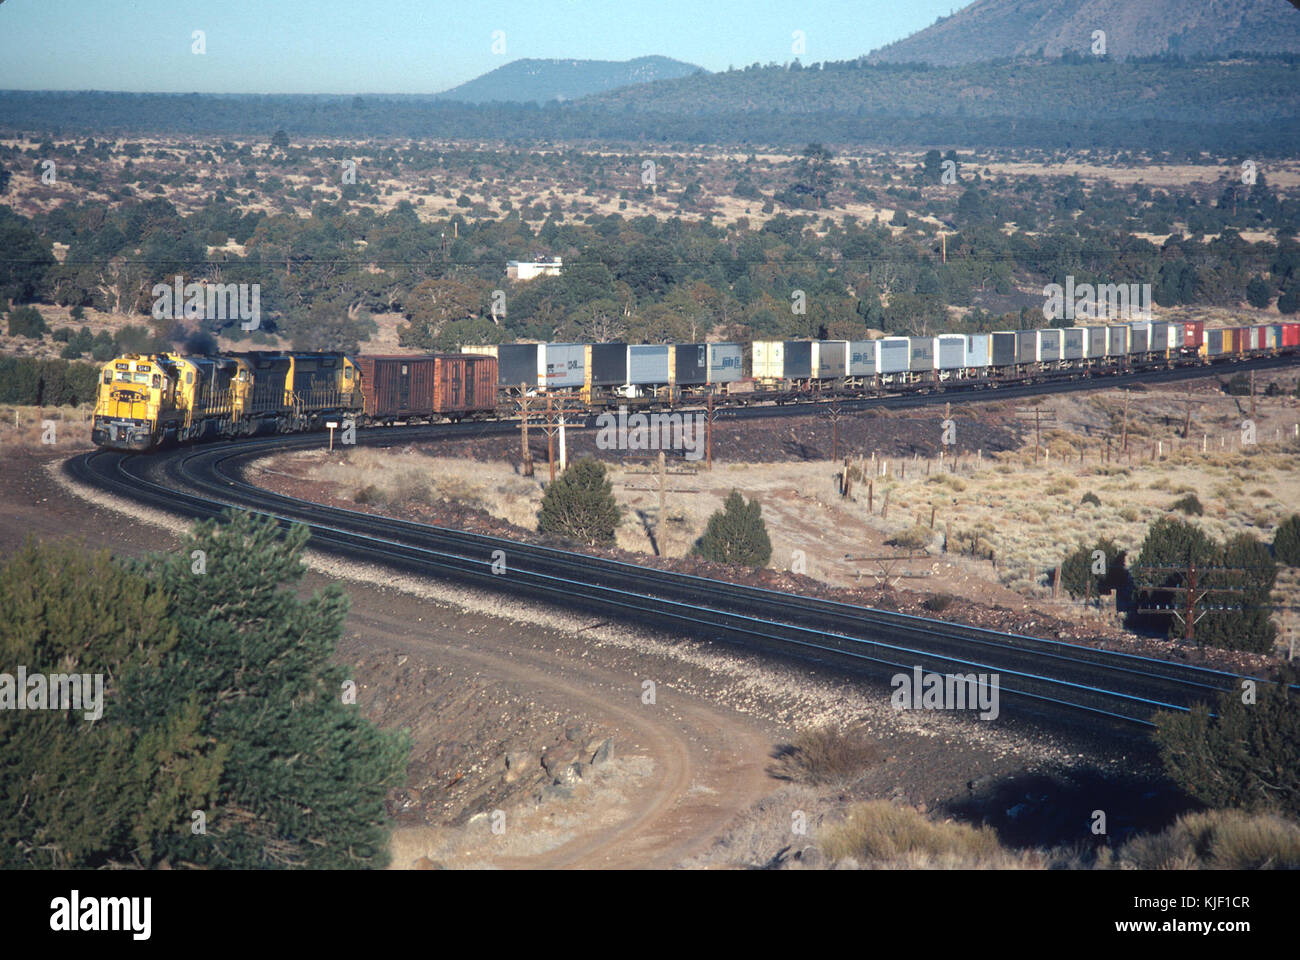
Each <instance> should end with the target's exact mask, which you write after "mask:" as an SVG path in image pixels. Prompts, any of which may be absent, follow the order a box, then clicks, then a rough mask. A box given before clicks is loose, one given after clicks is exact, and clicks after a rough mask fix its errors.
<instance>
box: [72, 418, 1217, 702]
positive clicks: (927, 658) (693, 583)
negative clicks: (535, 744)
mask: <svg viewBox="0 0 1300 960" xmlns="http://www.w3.org/2000/svg"><path fill="white" fill-rule="evenodd" d="M513 429H514V428H513V427H512V426H511V425H510V424H508V423H483V424H475V423H466V424H455V425H452V424H443V425H435V426H426V427H395V428H380V429H371V430H365V431H360V432H359V433H358V435H357V440H358V443H362V444H366V445H375V446H394V445H404V444H408V443H410V442H412V441H414V440H420V441H427V440H438V439H444V438H449V437H456V438H458V439H466V438H472V437H475V436H488V435H499V434H501V433H504V432H508V431H511V430H513ZM321 443H322V438H321V436H320V435H319V434H308V435H296V436H288V437H279V436H277V437H268V438H260V439H253V440H245V441H240V442H236V443H223V444H215V445H214V444H208V445H204V446H196V447H190V448H181V449H174V450H169V451H164V452H162V453H156V454H153V455H140V454H126V453H119V452H113V451H97V452H94V453H89V454H83V455H81V456H78V457H74V458H72V459H70V460H68V461H66V462H65V464H64V470H65V471H66V472H67V473H68V474H69V475H70V476H72V477H73V478H74V479H76V480H78V481H80V482H82V483H85V484H89V485H91V486H94V487H97V488H100V489H103V490H106V491H108V492H111V493H114V494H116V495H119V496H122V497H125V498H128V499H130V500H134V501H137V502H140V503H143V504H146V505H148V506H152V507H156V508H160V509H163V510H166V511H169V512H172V513H179V514H182V515H185V516H189V517H194V518H209V517H214V516H218V515H219V514H220V513H221V512H222V511H223V510H225V509H226V508H227V506H234V507H237V508H240V509H244V510H248V511H252V512H255V513H258V514H262V515H266V516H270V517H273V518H274V519H275V520H276V521H277V522H278V523H280V524H282V525H288V524H291V523H305V524H307V525H308V526H309V527H310V529H311V534H312V547H313V549H317V550H322V551H325V552H330V553H335V554H338V555H340V556H343V557H346V558H348V559H352V560H362V561H370V562H373V563H377V564H382V565H386V566H388V567H391V568H397V569H400V570H403V571H406V572H409V573H413V574H415V575H423V576H435V577H439V578H443V579H448V580H453V581H456V582H459V583H462V584H466V585H469V586H472V587H476V588H479V589H484V590H493V591H503V592H507V593H510V594H513V595H515V596H518V597H522V598H526V599H534V600H541V601H544V602H549V603H553V604H558V605H561V606H563V607H565V608H566V609H569V610H583V611H585V612H588V613H591V614H594V615H596V616H598V617H601V618H605V619H609V620H614V621H622V622H626V623H628V624H630V625H637V626H651V627H655V628H658V629H662V630H666V631H668V632H672V633H677V634H684V635H689V636H694V637H699V638H705V639H710V640H721V641H725V642H729V643H732V644H736V645H739V646H741V647H744V648H748V649H752V650H762V651H767V652H770V653H775V654H778V655H782V656H796V657H802V658H812V659H815V660H817V661H821V662H825V663H829V664H833V665H835V666H837V667H839V668H841V669H845V670H849V671H853V672H857V673H861V674H865V675H868V676H872V677H876V678H888V677H890V676H892V675H894V674H897V673H900V672H901V673H907V674H911V673H912V671H913V670H914V668H917V667H919V668H920V669H922V670H923V671H925V672H927V673H940V674H963V675H965V674H971V673H975V674H990V673H996V674H998V675H999V678H1000V704H999V706H1000V710H1001V712H1002V713H1004V714H1005V713H1017V714H1022V713H1023V714H1030V715H1037V716H1040V717H1042V716H1051V717H1052V718H1054V719H1057V720H1061V719H1064V720H1066V722H1067V723H1069V724H1071V725H1077V724H1079V723H1080V722H1081V721H1087V720H1088V719H1091V720H1093V721H1099V722H1103V723H1105V724H1107V725H1112V724H1113V725H1118V726H1121V727H1128V728H1133V727H1139V728H1140V727H1149V726H1150V725H1151V724H1152V716H1153V715H1154V714H1155V713H1156V712H1157V711H1159V710H1169V711H1186V710H1188V709H1190V707H1191V706H1192V705H1194V704H1196V703H1202V702H1212V701H1213V700H1214V698H1215V697H1216V696H1217V694H1219V693H1220V692H1222V691H1225V690H1229V689H1235V688H1238V686H1239V683H1240V680H1241V679H1242V678H1241V677H1239V676H1237V675H1234V674H1231V673H1226V672H1222V671H1218V670H1211V669H1207V668H1203V667H1197V666H1192V665H1188V664H1182V663H1176V662H1172V661H1165V660H1159V659H1154V658H1150V657H1142V656H1135V655H1132V654H1125V653H1117V652H1113V651H1107V650H1098V649H1095V648H1091V647H1084V646H1078V645H1074V644H1068V643H1063V642H1060V641H1055V640H1047V639H1042V638H1037V637H1029V636H1021V635H1017V634H1010V633H1001V632H997V631H992V630H986V629H983V628H979V627H971V626H965V625H961V624H953V623H947V622H944V621H940V620H935V619H930V618H923V617H916V616H911V615H907V614H900V613H895V612H891V611H885V610H878V609H872V608H864V607H856V606H852V605H848V604H844V603H839V602H835V601H830V600H824V599H820V598H815V597H808V596H803V595H799V594H792V593H785V592H781V591H776V590H768V589H763V588H758V587H751V586H744V585H738V584H732V583H726V582H722V581H717V580H711V579H706V578H702V577H697V576H691V575H687V574H681V573H675V572H671V571H666V570H657V569H652V568H648V567H643V566H639V565H636V564H631V563H626V562H622V561H616V560H607V559H604V558H599V557H592V556H588V555H585V554H581V553H575V552H572V551H568V550H561V549H556V548H554V547H547V546H539V545H534V544H527V543H521V542H517V541H513V540H509V539H503V538H499V537H493V536H485V535H481V534H473V533H466V532H463V531H458V530H450V529H445V528H441V527H434V526H429V525H426V524H418V523H412V522H409V521H404V520H397V519H391V518H387V517H380V516H376V515H373V514H367V513H358V512H354V511H350V510H344V509H341V508H336V507H329V506H325V505H322V504H317V503H312V502H309V501H305V500H300V499H297V498H294V497H290V496H286V495H283V494H278V493H274V492H271V491H267V490H264V489H261V488H259V487H256V486H254V485H252V484H250V483H248V482H247V481H245V480H244V479H243V469H244V467H245V466H246V465H247V464H248V463H249V462H250V461H251V460H254V459H256V458H259V457H262V456H265V455H266V454H267V453H269V452H271V451H272V450H275V449H301V448H305V447H314V446H317V445H319V444H321ZM501 561H504V570H502V564H501ZM494 564H495V570H496V571H501V572H494Z"/></svg>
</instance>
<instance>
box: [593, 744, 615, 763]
mask: <svg viewBox="0 0 1300 960" xmlns="http://www.w3.org/2000/svg"><path fill="white" fill-rule="evenodd" d="M613 759H614V741H613V739H612V738H608V737H607V738H606V739H605V742H604V743H602V744H601V745H600V746H599V747H597V748H596V752H595V753H594V754H592V756H591V765H592V766H593V767H598V766H600V765H602V764H605V763H609V761H611V760H613Z"/></svg>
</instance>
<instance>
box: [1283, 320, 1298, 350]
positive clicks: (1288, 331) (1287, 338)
mask: <svg viewBox="0 0 1300 960" xmlns="http://www.w3.org/2000/svg"><path fill="white" fill-rule="evenodd" d="M1282 346H1283V347H1300V323H1292V322H1287V323H1284V324H1282Z"/></svg>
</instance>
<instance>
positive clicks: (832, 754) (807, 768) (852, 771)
mask: <svg viewBox="0 0 1300 960" xmlns="http://www.w3.org/2000/svg"><path fill="white" fill-rule="evenodd" d="M880 758H881V752H880V749H879V748H878V747H877V746H876V745H875V744H874V743H872V742H871V741H870V740H867V739H866V737H865V736H864V735H863V734H861V733H860V732H856V731H846V730H841V729H839V728H836V727H816V728H814V729H811V730H804V731H802V732H801V733H798V734H796V735H795V736H794V737H793V738H792V739H791V741H790V742H789V743H782V744H778V745H777V747H776V749H775V750H774V751H772V759H773V761H774V762H773V763H772V764H771V765H770V766H769V767H768V769H767V772H768V773H769V774H770V775H771V776H773V777H776V778H777V779H778V780H789V781H791V782H792V783H806V784H833V783H849V782H851V781H853V780H856V779H857V778H858V777H860V776H862V774H863V773H865V772H866V770H867V768H868V767H872V766H875V765H876V764H877V763H878V762H880Z"/></svg>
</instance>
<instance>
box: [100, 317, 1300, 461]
mask: <svg viewBox="0 0 1300 960" xmlns="http://www.w3.org/2000/svg"><path fill="white" fill-rule="evenodd" d="M749 354H750V362H749V364H748V367H749V373H748V374H746V373H745V366H746V365H745V363H744V359H745V348H744V346H743V345H742V344H738V343H691V344H680V343H679V344H625V343H587V344H583V343H508V344H499V345H492V346H469V345H467V346H464V347H463V348H462V352H461V353H455V354H434V355H429V356H369V355H364V354H362V355H359V356H357V357H349V356H346V355H344V354H339V353H274V352H265V351H263V352H254V353H243V354H229V355H224V356H218V357H181V356H176V355H172V354H157V355H150V356H138V355H134V354H128V355H126V356H122V357H118V358H116V359H114V360H111V361H109V362H108V363H107V364H105V365H104V367H103V379H102V383H101V386H100V392H99V398H98V402H97V405H96V409H95V417H94V424H93V427H92V439H93V441H94V442H95V443H96V444H98V445H100V446H103V447H111V448H114V449H121V450H148V449H152V448H154V447H157V446H159V445H161V444H164V443H169V442H183V441H188V440H199V439H206V438H211V437H238V436H250V435H253V434H259V433H270V432H281V433H288V432H296V431H301V430H313V429H320V428H322V427H323V426H324V425H325V423H326V422H327V421H329V420H335V419H340V418H350V419H352V420H353V421H354V422H355V423H356V424H357V425H358V426H367V425H372V424H393V423H399V422H400V423H426V422H431V421H434V420H461V419H466V418H475V419H486V418H492V417H508V416H511V415H512V414H514V413H516V412H517V410H516V408H515V404H514V403H513V400H514V399H515V398H517V397H519V396H521V395H540V394H555V395H560V396H564V397H565V398H566V399H568V400H569V401H579V402H582V403H584V404H586V405H588V406H589V407H591V408H592V409H606V408H611V407H615V406H621V405H630V406H643V407H650V408H654V407H659V406H663V405H674V404H678V403H691V402H696V401H699V400H702V399H704V398H705V397H712V398H714V399H715V401H717V402H720V403H735V404H749V403H755V402H767V401H771V402H775V403H788V402H792V401H796V400H800V399H808V398H817V397H821V398H829V397H834V396H854V397H861V396H873V395H879V394H883V393H901V392H908V391H924V390H942V389H946V387H948V386H957V385H965V386H971V387H977V386H981V385H988V386H995V385H997V384H999V383H1004V382H1019V383H1026V382H1035V381H1047V380H1054V379H1066V378H1075V377H1081V376H1093V375H1097V374H1106V373H1121V372H1126V371H1133V370H1146V369H1158V368H1162V367H1163V368H1168V367H1172V366H1182V365H1188V364H1210V363H1220V362H1225V361H1232V360H1237V359H1244V358H1247V357H1258V356H1272V355H1282V354H1292V355H1300V323H1297V322H1289V323H1278V324H1262V325H1255V326H1247V327H1224V328H1215V329H1210V330H1207V329H1205V324H1204V323H1203V322H1202V321H1180V322H1177V323H1170V322H1163V321H1150V320H1146V321H1136V322H1132V323H1108V324H1096V325H1090V326H1078V327H1065V328H1060V327H1052V328H1046V329H1037V330H1018V331H998V332H993V333H979V334H939V335H936V336H926V337H884V338H881V339H877V340H756V341H754V342H753V343H752V344H751V345H750V349H749Z"/></svg>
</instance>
